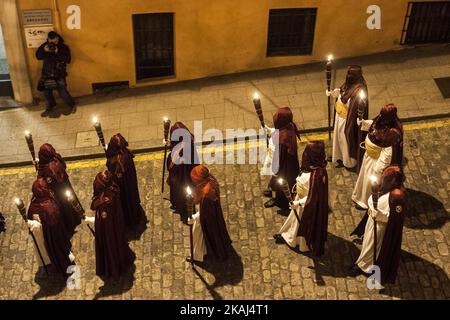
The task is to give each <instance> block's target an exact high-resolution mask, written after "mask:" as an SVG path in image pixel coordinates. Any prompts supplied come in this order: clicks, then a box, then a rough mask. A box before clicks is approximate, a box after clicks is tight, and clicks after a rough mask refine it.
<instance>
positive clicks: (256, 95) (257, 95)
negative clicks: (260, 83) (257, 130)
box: [253, 92, 269, 148]
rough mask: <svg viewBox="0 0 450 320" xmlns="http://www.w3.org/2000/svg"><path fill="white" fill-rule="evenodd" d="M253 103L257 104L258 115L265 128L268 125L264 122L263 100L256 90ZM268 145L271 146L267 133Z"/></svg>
mask: <svg viewBox="0 0 450 320" xmlns="http://www.w3.org/2000/svg"><path fill="white" fill-rule="evenodd" d="M253 105H254V106H255V110H256V114H257V115H258V119H259V122H260V123H261V127H263V129H264V128H265V127H266V125H265V123H264V115H263V112H262V108H261V100H260V99H259V94H258V92H255V94H254V95H253ZM266 146H267V148H269V136H268V135H266Z"/></svg>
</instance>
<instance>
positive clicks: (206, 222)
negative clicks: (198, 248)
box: [200, 196, 231, 260]
mask: <svg viewBox="0 0 450 320" xmlns="http://www.w3.org/2000/svg"><path fill="white" fill-rule="evenodd" d="M200 224H201V226H202V231H203V237H204V239H205V244H206V251H207V255H208V257H212V258H214V259H218V260H226V259H227V258H228V248H229V247H230V244H231V239H230V236H229V234H228V231H227V227H226V224H225V220H224V218H223V212H222V207H221V205H220V200H219V198H217V200H212V199H211V198H210V197H208V196H205V197H203V198H202V199H201V201H200Z"/></svg>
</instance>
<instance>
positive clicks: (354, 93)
mask: <svg viewBox="0 0 450 320" xmlns="http://www.w3.org/2000/svg"><path fill="white" fill-rule="evenodd" d="M361 90H364V92H365V95H366V99H365V102H364V103H365V105H364V104H363V103H362V101H361V99H360V97H359V93H360V91H361ZM368 96H369V93H368V91H367V84H366V81H365V80H364V77H363V75H362V68H361V66H355V65H351V66H348V70H347V77H346V79H345V83H344V84H343V85H342V86H341V101H342V102H343V103H344V104H347V102H348V100H350V105H349V108H348V113H347V119H346V122H345V137H346V139H347V144H348V152H349V155H350V157H351V158H353V159H355V160H357V171H358V172H359V168H360V166H361V161H362V157H363V155H364V150H361V148H360V147H359V145H360V144H361V142H362V141H364V139H365V138H366V135H365V133H364V132H361V130H359V126H358V123H357V121H356V119H358V109H360V110H364V115H363V119H368V117H369V103H368Z"/></svg>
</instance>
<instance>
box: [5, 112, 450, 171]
mask: <svg viewBox="0 0 450 320" xmlns="http://www.w3.org/2000/svg"><path fill="white" fill-rule="evenodd" d="M449 117H450V113H441V114H433V115H427V116H418V117H410V118H405V119H400V120H401V121H402V123H409V122H419V121H425V120H435V119H443V118H449ZM327 131H328V128H327V127H320V128H312V129H304V130H298V132H299V134H300V135H302V134H311V133H319V132H327ZM256 139H257V136H252V137H246V140H247V141H252V140H256ZM236 140H237V139H232V140H231V139H223V140H222V141H221V143H222V144H227V143H231V142H235V141H236ZM212 143H214V141H203V142H202V145H203V146H207V145H210V144H212ZM160 151H164V146H156V147H148V148H141V149H133V153H134V154H143V153H153V152H160ZM104 157H105V153H104V152H102V153H92V154H86V155H79V156H68V157H63V158H64V161H79V160H92V159H101V158H104ZM31 165H32V162H31V161H19V162H10V163H3V164H0V169H4V168H14V167H25V166H31Z"/></svg>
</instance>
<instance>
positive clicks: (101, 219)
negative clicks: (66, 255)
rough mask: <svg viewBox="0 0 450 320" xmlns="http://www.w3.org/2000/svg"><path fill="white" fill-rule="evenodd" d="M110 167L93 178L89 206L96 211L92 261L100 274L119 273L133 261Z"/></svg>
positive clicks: (103, 275) (114, 274)
mask: <svg viewBox="0 0 450 320" xmlns="http://www.w3.org/2000/svg"><path fill="white" fill-rule="evenodd" d="M114 180H115V179H114V178H113V176H112V175H111V174H110V173H109V171H107V170H105V171H103V172H100V173H99V174H97V176H96V177H95V181H94V197H93V198H92V204H91V209H92V210H94V211H95V261H96V274H97V275H98V276H100V277H105V278H109V277H114V278H118V277H120V276H121V275H122V274H123V273H124V272H125V271H126V270H127V269H128V267H129V266H130V265H131V264H132V263H133V261H134V258H135V256H134V253H133V252H132V251H131V249H130V247H129V246H128V243H127V240H126V238H125V225H124V221H123V213H122V206H121V203H120V191H119V187H118V186H117V184H116V183H115V182H114Z"/></svg>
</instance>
